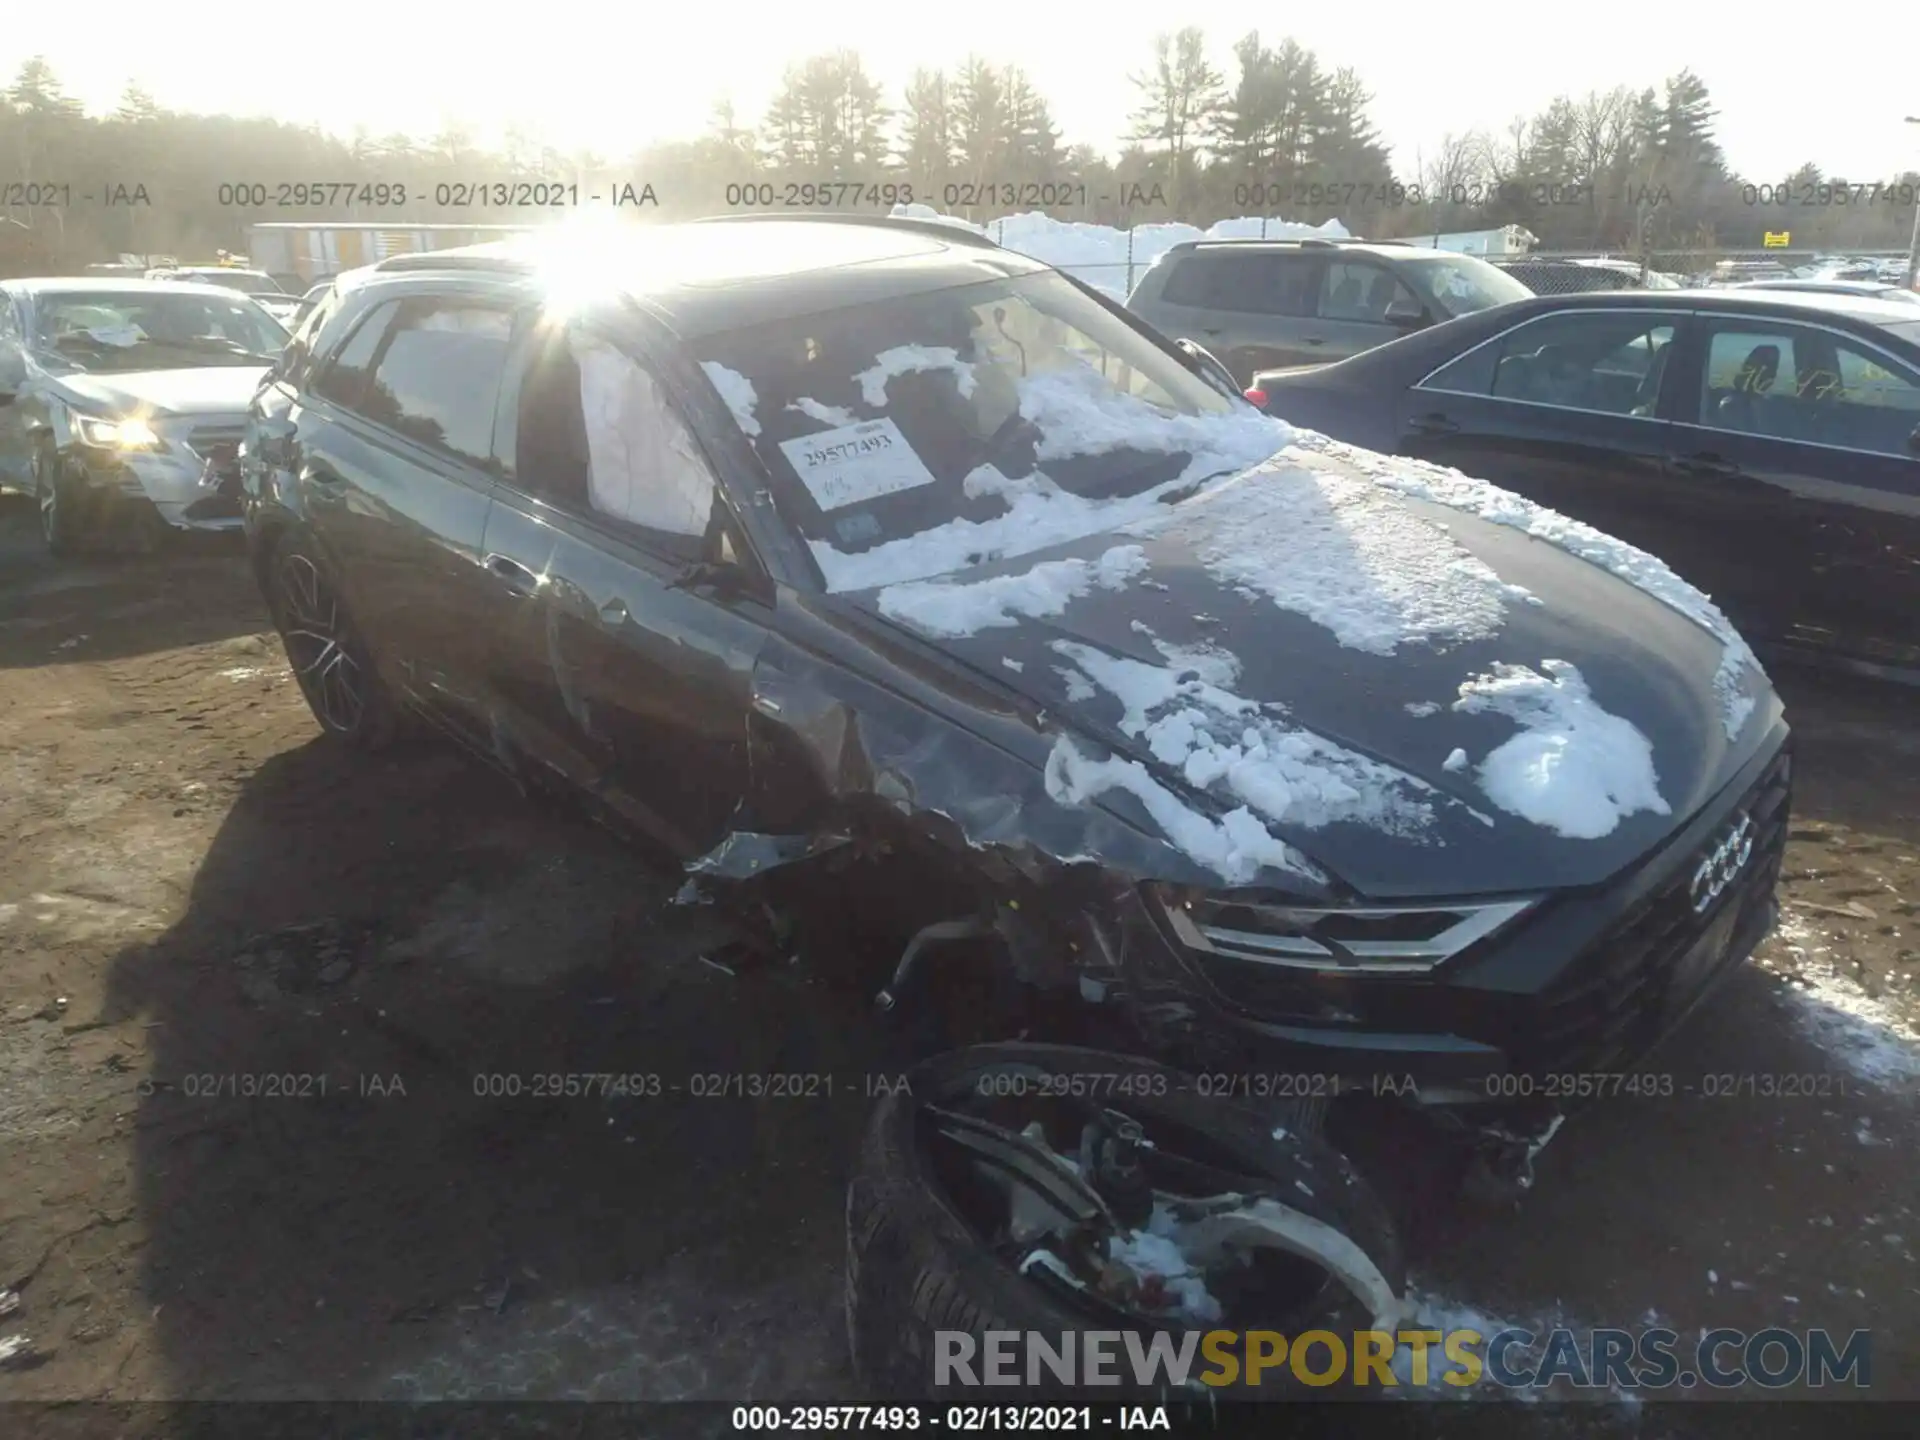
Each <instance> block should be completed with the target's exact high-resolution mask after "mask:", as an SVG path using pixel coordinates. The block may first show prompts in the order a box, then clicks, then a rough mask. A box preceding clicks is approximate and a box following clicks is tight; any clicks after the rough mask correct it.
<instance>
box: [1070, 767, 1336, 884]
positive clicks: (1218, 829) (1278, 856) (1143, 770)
mask: <svg viewBox="0 0 1920 1440" xmlns="http://www.w3.org/2000/svg"><path fill="white" fill-rule="evenodd" d="M1046 785H1047V794H1048V796H1049V797H1051V798H1052V799H1053V800H1055V801H1056V802H1058V803H1059V804H1062V805H1084V804H1085V803H1086V802H1087V801H1089V800H1091V799H1092V798H1094V797H1095V796H1096V795H1100V794H1102V793H1104V792H1105V791H1108V790H1123V791H1125V792H1126V793H1127V794H1129V795H1131V796H1133V797H1134V799H1136V800H1138V801H1139V802H1140V804H1141V805H1142V806H1143V807H1144V808H1145V809H1146V812H1147V814H1148V815H1150V816H1152V817H1153V823H1154V824H1156V825H1158V826H1159V827H1160V830H1161V833H1162V834H1164V835H1165V836H1166V837H1167V838H1168V839H1169V840H1171V841H1172V842H1173V843H1174V845H1175V846H1177V847H1178V848H1179V849H1180V850H1182V851H1184V852H1185V853H1186V854H1188V855H1190V856H1192V857H1193V858H1194V859H1195V860H1197V861H1198V862H1199V863H1200V864H1202V865H1205V866H1206V867H1208V868H1209V869H1211V870H1217V871H1219V872H1220V874H1221V875H1223V876H1225V877H1226V879H1227V881H1228V883H1230V884H1235V885H1244V884H1246V883H1247V882H1249V881H1251V880H1252V879H1253V878H1254V877H1255V876H1256V875H1258V874H1259V873H1260V872H1261V871H1262V870H1263V869H1266V868H1269V867H1271V868H1273V869H1275V870H1284V871H1290V872H1292V873H1293V874H1296V875H1302V876H1305V877H1307V878H1309V879H1312V880H1314V881H1316V882H1321V883H1324V882H1325V880H1326V876H1325V874H1324V873H1322V871H1321V870H1320V869H1319V867H1317V866H1316V865H1315V864H1314V863H1313V862H1312V861H1311V860H1309V859H1307V857H1306V856H1304V855H1302V854H1301V853H1300V852H1299V851H1298V850H1296V849H1294V848H1293V847H1292V846H1291V845H1288V844H1287V843H1286V842H1285V841H1282V840H1277V839H1275V838H1274V837H1273V835H1272V834H1271V833H1270V832H1269V831H1268V830H1267V827H1266V826H1264V825H1262V824H1261V823H1260V821H1259V819H1258V818H1257V817H1256V816H1255V815H1254V814H1253V812H1252V811H1251V810H1248V809H1247V808H1246V807H1245V806H1242V807H1240V808H1239V809H1238V810H1233V811H1230V812H1229V813H1227V814H1226V815H1223V816H1221V817H1220V819H1219V820H1217V821H1216V820H1209V819H1208V818H1207V817H1206V816H1204V815H1201V814H1199V813H1197V812H1196V811H1194V810H1193V809H1191V808H1190V807H1189V806H1188V805H1187V804H1186V803H1185V802H1184V801H1182V800H1181V799H1180V797H1179V796H1177V795H1175V794H1174V793H1173V792H1172V791H1171V790H1169V789H1167V787H1166V786H1164V785H1162V784H1161V783H1160V782H1159V781H1158V780H1156V779H1154V778H1153V776H1152V774H1151V773H1150V772H1149V771H1148V770H1147V767H1146V766H1144V765H1142V764H1140V763H1139V761H1137V760H1125V759H1122V758H1120V757H1119V756H1108V757H1107V758H1106V759H1104V760H1095V759H1091V758H1089V757H1088V756H1086V755H1083V754H1082V753H1081V752H1080V749H1079V747H1078V746H1076V745H1075V744H1074V743H1073V741H1072V740H1070V739H1068V738H1067V737H1066V736H1064V735H1063V736H1061V737H1060V738H1059V739H1058V740H1056V741H1054V745H1053V752H1052V753H1051V754H1050V755H1048V756H1047V771H1046Z"/></svg>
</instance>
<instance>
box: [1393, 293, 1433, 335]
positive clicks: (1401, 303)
mask: <svg viewBox="0 0 1920 1440" xmlns="http://www.w3.org/2000/svg"><path fill="white" fill-rule="evenodd" d="M1382 318H1384V319H1385V320H1386V322H1387V324H1389V325H1391V326H1393V328H1394V329H1396V330H1418V329H1420V328H1422V327H1423V326H1424V325H1425V324H1426V323H1427V310H1426V307H1425V306H1424V305H1422V304H1420V303H1419V302H1418V301H1416V300H1395V301H1394V302H1393V303H1392V304H1390V305H1389V306H1387V313H1386V315H1385V316H1384V317H1382Z"/></svg>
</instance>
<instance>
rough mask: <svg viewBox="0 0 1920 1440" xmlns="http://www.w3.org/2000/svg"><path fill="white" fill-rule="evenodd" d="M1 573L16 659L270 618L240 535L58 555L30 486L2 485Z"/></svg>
mask: <svg viewBox="0 0 1920 1440" xmlns="http://www.w3.org/2000/svg"><path fill="white" fill-rule="evenodd" d="M0 577H3V578H4V589H3V590H0V667H3V668H7V669H16V668H26V667H30V666H35V665H63V664H68V663H71V662H72V661H75V660H114V659H120V658H122V657H125V656H130V655H142V654H148V653H151V652H154V651H159V650H172V649H178V648H182V647H185V646H191V645H200V644H205V643H207V642H209V641H218V640H227V639H232V638H234V637H236V636H241V635H251V634H256V633H258V632H260V631H263V630H265V629H266V628H267V627H268V623H269V622H268V619H267V611H266V606H265V605H264V604H263V603H262V601H261V599H260V593H259V590H258V589H257V587H256V586H255V584H254V580H253V575H252V572H251V570H250V569H249V567H248V565H247V560H246V550H245V547H244V545H243V544H242V542H241V538H240V536H239V535H237V534H231V533H229V534H192V535H188V534H178V535H169V536H167V537H165V541H164V543H163V544H162V546H161V548H160V549H159V550H158V551H156V552H155V553H153V554H151V555H135V554H109V553H101V554H97V555H85V556H81V557H77V558H74V559H55V558H54V557H53V556H51V555H49V554H48V553H47V551H46V548H45V546H44V545H43V544H42V543H41V539H40V530H39V517H38V512H37V511H36V510H35V508H34V503H33V500H32V499H31V497H28V496H24V495H15V494H11V493H9V494H4V495H0Z"/></svg>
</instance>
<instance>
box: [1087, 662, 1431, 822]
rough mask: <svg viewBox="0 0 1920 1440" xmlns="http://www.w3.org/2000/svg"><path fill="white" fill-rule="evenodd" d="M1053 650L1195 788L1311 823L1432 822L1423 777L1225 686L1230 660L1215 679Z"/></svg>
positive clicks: (1125, 730) (1181, 668) (1128, 729)
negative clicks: (1290, 720)
mask: <svg viewBox="0 0 1920 1440" xmlns="http://www.w3.org/2000/svg"><path fill="white" fill-rule="evenodd" d="M1053 648H1054V650H1055V651H1057V652H1058V653H1060V654H1061V655H1064V656H1066V657H1067V659H1069V660H1071V661H1073V662H1074V663H1075V664H1076V665H1078V666H1079V667H1080V669H1081V670H1082V671H1084V672H1085V673H1086V674H1088V675H1089V676H1091V677H1092V679H1093V681H1094V683H1095V684H1096V685H1098V686H1100V687H1101V688H1102V689H1104V690H1106V691H1108V692H1109V693H1110V694H1112V695H1113V696H1115V697H1116V698H1117V699H1118V700H1119V701H1120V705H1121V708H1122V711H1123V714H1122V715H1121V718H1120V725H1119V728H1120V731H1121V733H1122V734H1125V735H1132V736H1137V737H1139V738H1141V739H1144V740H1145V741H1146V742H1147V746H1148V748H1149V749H1150V750H1151V752H1152V754H1153V758H1154V759H1155V760H1157V761H1159V762H1160V763H1161V764H1162V765H1165V766H1167V767H1168V768H1170V769H1172V770H1174V771H1177V772H1178V773H1179V774H1180V776H1181V777H1182V778H1183V779H1184V780H1185V781H1186V783H1187V784H1189V785H1191V786H1192V787H1193V788H1194V789H1196V790H1202V791H1206V790H1211V791H1214V792H1215V793H1216V794H1219V795H1221V796H1223V797H1225V798H1230V799H1232V800H1236V801H1238V802H1240V804H1241V805H1243V806H1246V807H1249V808H1250V809H1251V810H1253V811H1255V812H1257V813H1258V814H1260V815H1262V816H1265V817H1266V818H1267V819H1268V820H1273V821H1285V822H1287V823H1289V824H1294V825H1301V826H1305V827H1307V828H1309V829H1317V828H1319V827H1320V826H1323V825H1328V824H1331V823H1333V822H1334V821H1339V820H1346V821H1353V822H1356V823H1359V824H1363V825H1372V826H1375V827H1377V828H1379V829H1382V830H1387V831H1391V832H1393V833H1396V834H1412V833H1416V832H1418V831H1419V830H1421V829H1423V828H1425V827H1426V826H1427V825H1428V824H1430V823H1431V822H1432V820H1433V807H1432V806H1431V805H1430V804H1428V803H1427V801H1426V800H1425V798H1423V797H1424V796H1427V795H1431V794H1433V793H1434V792H1433V791H1432V790H1431V789H1430V788H1429V787H1428V786H1427V785H1425V784H1424V783H1423V782H1421V781H1419V780H1416V779H1414V778H1413V777H1412V776H1410V775H1407V774H1404V773H1403V772H1401V771H1399V770H1395V769H1393V768H1392V767H1391V766H1387V765H1383V764H1381V763H1380V762H1378V761H1377V760H1372V759H1369V758H1367V757H1366V756H1364V755H1359V754H1356V753H1354V752H1353V751H1351V750H1347V749H1344V748H1343V747H1341V746H1339V745H1336V744H1334V743H1333V742H1332V741H1330V740H1326V739H1323V738H1322V737H1321V736H1319V735H1316V734H1314V733H1313V732H1311V731H1308V730H1301V729H1298V728H1296V727H1293V726H1289V725H1286V724H1284V723H1282V722H1281V721H1280V720H1279V719H1278V718H1276V717H1275V716H1274V715H1273V714H1271V713H1269V710H1268V707H1264V706H1262V705H1260V704H1258V703H1256V702H1254V701H1251V700H1246V699H1242V698H1241V697H1240V696H1238V695H1235V694H1232V693H1231V692H1230V691H1228V690H1225V689H1223V688H1221V686H1220V685H1219V684H1218V683H1215V682H1216V681H1217V680H1218V679H1219V678H1221V677H1223V676H1228V677H1230V675H1231V673H1232V672H1231V670H1229V669H1227V668H1226V667H1225V666H1223V665H1222V664H1221V663H1220V661H1221V660H1228V661H1230V660H1231V657H1228V656H1224V655H1221V656H1219V657H1218V658H1215V659H1213V660H1212V661H1210V662H1209V664H1208V669H1209V671H1210V672H1211V675H1212V676H1213V677H1214V678H1213V679H1212V680H1210V679H1208V678H1206V676H1204V675H1203V674H1201V673H1200V672H1199V670H1198V668H1197V667H1194V666H1192V665H1184V664H1176V665H1175V666H1173V667H1165V666H1159V665H1149V664H1146V663H1144V662H1142V661H1139V660H1130V659H1127V658H1126V657H1124V656H1118V655H1110V654H1108V653H1106V652H1105V651H1102V650H1098V649H1095V648H1093V647H1092V646H1088V645H1082V644H1079V643H1078V642H1076V641H1072V640H1056V641H1054V642H1053ZM1169 648H1173V647H1169ZM1176 653H1178V652H1176ZM1189 853H1191V852H1189ZM1195 858H1196V859H1197V858H1199V857H1198V856H1196V857H1195Z"/></svg>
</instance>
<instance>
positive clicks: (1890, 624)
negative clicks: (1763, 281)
mask: <svg viewBox="0 0 1920 1440" xmlns="http://www.w3.org/2000/svg"><path fill="white" fill-rule="evenodd" d="M1700 318H1701V327H1700V338H1699V343H1698V344H1697V345H1696V346H1693V347H1690V348H1689V349H1688V351H1687V352H1685V355H1684V357H1683V363H1682V365H1681V367H1680V374H1679V375H1678V377H1677V378H1678V379H1679V381H1680V383H1681V386H1682V393H1681V395H1680V398H1679V404H1680V406H1681V409H1679V410H1678V411H1677V412H1676V422H1677V423H1676V424H1675V425H1674V427H1673V434H1674V449H1673V454H1672V458H1671V461H1670V468H1671V473H1672V477H1673V483H1674V485H1676V486H1687V487H1691V488H1693V489H1695V490H1697V491H1699V492H1700V493H1701V494H1703V495H1711V496H1712V497H1713V498H1712V504H1713V505H1714V507H1715V508H1716V509H1717V511H1718V513H1719V515H1720V527H1719V529H1720V533H1721V535H1722V536H1723V537H1724V543H1725V545H1726V546H1727V548H1728V551H1729V553H1734V554H1740V555H1743V556H1746V557H1747V558H1748V561H1749V563H1750V564H1751V566H1752V568H1753V571H1754V573H1755V585H1756V588H1765V589H1766V590H1768V591H1769V592H1770V593H1771V594H1772V595H1773V596H1774V597H1775V603H1774V606H1773V608H1772V609H1771V610H1769V611H1768V612H1767V623H1766V625H1765V628H1764V629H1760V628H1758V627H1756V631H1757V633H1760V634H1764V635H1766V636H1767V637H1768V638H1771V639H1775V640H1781V641H1787V642H1791V643H1795V644H1804V645H1810V646H1815V647H1819V648H1822V649H1831V650H1834V651H1837V652H1839V653H1842V654H1845V655H1847V656H1849V657H1851V658H1854V659H1857V660H1863V661H1867V662H1869V663H1876V664H1886V665H1894V666H1898V667H1901V668H1911V667H1915V666H1920V450H1916V445H1917V444H1920V439H1917V437H1920V370H1917V369H1916V368H1915V367H1914V366H1912V365H1910V364H1908V363H1907V362H1905V361H1903V360H1901V359H1899V358H1897V357H1895V356H1893V355H1891V354H1889V353H1888V352H1887V351H1885V350H1883V349H1881V348H1879V347H1877V346H1875V345H1874V344H1873V343H1872V342H1871V341H1870V340H1867V339H1865V338H1864V337H1858V336H1852V335H1849V334H1846V333H1843V332H1841V331H1839V330H1837V329H1833V328H1829V327H1826V326H1822V325H1815V324H1805V325H1802V324H1794V323H1792V322H1788V321H1781V320H1777V319H1773V318H1771V317H1765V316H1732V315H1714V316H1704V315H1703V316H1702V317H1700Z"/></svg>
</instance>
